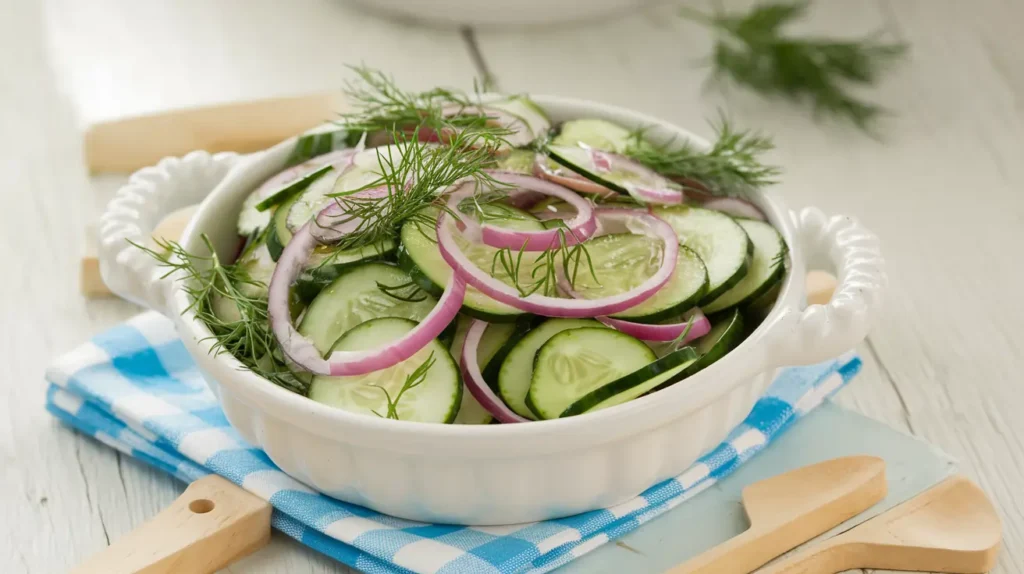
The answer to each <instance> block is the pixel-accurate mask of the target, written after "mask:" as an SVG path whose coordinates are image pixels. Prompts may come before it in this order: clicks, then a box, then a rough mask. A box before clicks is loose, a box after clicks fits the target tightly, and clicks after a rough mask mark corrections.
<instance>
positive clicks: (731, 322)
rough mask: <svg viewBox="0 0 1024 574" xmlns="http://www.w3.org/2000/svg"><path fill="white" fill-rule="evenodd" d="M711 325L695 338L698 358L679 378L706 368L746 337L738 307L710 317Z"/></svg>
mask: <svg viewBox="0 0 1024 574" xmlns="http://www.w3.org/2000/svg"><path fill="white" fill-rule="evenodd" d="M711 325H712V326H711V330H710V331H708V334H707V335H704V336H703V337H701V338H700V339H698V340H697V345H696V351H697V354H699V355H700V358H699V359H697V360H696V361H695V362H694V363H693V364H692V365H690V366H689V367H687V368H686V370H685V371H683V374H682V376H680V377H679V379H684V378H686V377H689V376H690V375H693V374H696V373H698V372H699V371H701V370H703V369H706V368H708V367H709V366H711V364H712V363H714V362H715V361H717V360H718V359H721V358H722V357H724V356H725V354H726V353H728V352H729V351H731V350H733V349H735V348H736V347H737V346H739V344H740V343H742V342H743V339H745V338H746V330H745V325H744V321H743V315H742V314H741V313H740V312H739V309H733V310H732V311H726V312H725V313H722V314H720V315H717V316H715V317H712V321H711ZM659 388H660V387H659Z"/></svg>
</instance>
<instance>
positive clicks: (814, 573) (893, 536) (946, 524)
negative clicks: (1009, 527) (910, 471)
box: [762, 476, 1002, 574]
mask: <svg viewBox="0 0 1024 574" xmlns="http://www.w3.org/2000/svg"><path fill="white" fill-rule="evenodd" d="M1001 540H1002V526H1001V524H1000V522H999V516H998V515H996V511H995V509H994V508H993V507H992V503H991V502H989V500H988V498H987V497H986V496H985V493H983V492H982V491H981V489H980V488H978V487H977V485H975V484H974V483H973V482H971V481H970V480H968V479H967V478H965V477H963V476H954V477H952V478H948V479H946V480H945V481H943V482H941V483H939V484H938V485H937V486H934V487H932V488H931V489H929V490H927V491H925V492H924V493H922V494H919V495H918V496H916V497H914V498H912V499H910V500H908V501H907V502H904V503H903V504H901V505H899V506H897V507H895V508H893V509H892V510H889V511H888V512H886V513H885V514H882V515H880V516H877V517H875V518H872V519H871V520H869V521H867V522H865V523H864V524H861V525H860V526H857V527H856V528H854V529H852V530H850V531H848V532H845V533H843V534H840V535H839V536H836V537H835V538H832V539H831V540H828V541H827V542H823V543H821V544H818V545H816V546H812V547H811V548H809V549H807V550H805V551H803V552H799V553H797V554H795V555H793V556H791V557H789V558H787V559H785V560H783V561H781V562H779V563H778V564H774V565H772V566H770V567H769V568H767V569H765V570H764V571H763V572H762V574H834V573H835V572H842V571H844V570H852V569H854V568H878V569H883V570H914V571H927V572H959V573H964V574H975V573H982V572H988V571H989V570H991V569H992V568H994V567H995V565H996V557H997V555H998V553H999V545H1000V541H1001Z"/></svg>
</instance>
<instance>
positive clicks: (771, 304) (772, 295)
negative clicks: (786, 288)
mask: <svg viewBox="0 0 1024 574" xmlns="http://www.w3.org/2000/svg"><path fill="white" fill-rule="evenodd" d="M780 291H782V277H779V279H778V280H777V281H776V282H775V284H774V285H772V287H771V289H768V290H767V291H765V293H764V294H763V295H761V296H760V297H758V298H757V299H754V300H753V301H751V302H750V303H748V304H747V305H745V306H744V309H743V313H744V314H745V315H746V316H747V318H748V319H749V321H747V322H748V323H751V324H754V325H759V324H760V323H761V321H764V320H765V318H767V317H768V314H769V313H771V312H772V309H774V308H775V301H776V300H778V298H779V292H780ZM751 326H752V325H748V329H749V328H750V327H751Z"/></svg>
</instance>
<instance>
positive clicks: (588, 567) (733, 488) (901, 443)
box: [558, 402, 956, 574]
mask: <svg viewBox="0 0 1024 574" xmlns="http://www.w3.org/2000/svg"><path fill="white" fill-rule="evenodd" d="M856 454H870V455H875V456H878V457H881V458H882V459H884V460H885V462H886V477H887V480H888V483H889V493H888V495H887V496H886V498H885V500H883V501H882V502H881V503H879V504H878V505H876V506H874V507H873V508H871V509H870V510H869V511H867V512H865V513H863V514H861V515H859V516H857V517H855V518H852V519H850V520H848V521H847V522H845V523H843V524H842V525H840V526H838V527H836V528H834V529H832V530H831V531H829V532H827V533H825V534H824V535H822V536H821V537H819V538H818V539H816V540H820V539H824V538H830V537H832V536H834V535H835V534H838V533H840V532H843V531H845V530H848V529H850V528H852V527H853V526H855V525H857V524H860V523H861V522H864V521H866V520H868V519H869V518H872V517H874V516H877V515H879V514H881V513H882V512H884V511H886V510H888V509H890V508H892V507H894V506H896V505H897V504H899V503H901V502H903V501H905V500H908V499H910V498H913V497H914V496H916V495H917V494H919V493H921V492H923V491H925V490H927V489H928V488H930V487H932V486H934V485H936V484H938V483H939V482H941V481H942V480H943V479H945V478H947V477H949V476H951V475H953V474H954V473H955V471H956V465H955V463H954V462H953V460H952V459H951V458H950V457H949V456H948V455H946V454H945V453H942V452H941V451H939V450H938V449H936V448H935V447H933V446H931V445H929V444H927V443H924V442H921V441H919V440H917V439H915V438H913V437H910V436H907V435H905V434H903V433H901V432H899V431H896V430H893V429H891V428H889V427H888V426H886V425H884V424H882V423H879V422H877V421H875V420H872V419H869V418H867V417H864V416H862V415H859V414H857V413H854V412H851V411H848V410H845V409H843V408H841V407H839V406H837V405H835V404H833V403H831V402H827V403H825V404H824V405H822V406H821V407H820V408H819V409H817V410H816V411H814V412H813V413H811V414H810V415H808V416H807V417H806V418H805V419H803V420H802V421H800V422H799V423H797V424H796V425H795V426H794V427H793V428H791V429H790V430H789V431H787V432H786V433H785V434H783V435H782V436H781V437H779V438H778V439H777V440H776V441H775V442H773V443H772V445H771V446H769V447H768V448H767V449H765V451H764V452H762V453H760V454H758V455H757V456H756V457H755V458H754V459H752V460H750V461H749V462H747V463H746V464H744V465H743V466H741V467H740V468H739V469H738V470H737V471H736V472H734V473H733V474H731V475H729V476H728V477H727V478H726V479H725V480H723V481H721V482H719V483H718V484H716V485H715V486H713V487H711V488H709V489H708V490H706V491H704V492H703V493H701V494H700V495H698V496H697V497H695V498H694V499H693V500H689V501H687V502H684V503H683V504H681V505H679V506H678V507H676V508H674V509H673V510H671V511H669V512H668V513H667V514H665V515H662V516H660V517H658V518H656V519H654V520H652V521H651V522H649V523H648V524H645V525H644V526H642V527H640V528H638V529H637V530H636V531H635V532H632V533H630V534H628V535H626V536H625V537H623V538H621V539H619V540H618V541H616V542H612V543H609V544H605V545H604V546H602V547H600V548H598V549H597V550H594V551H592V552H591V553H590V554H587V555H586V556H584V557H582V558H580V559H578V560H575V561H573V562H570V563H569V564H567V565H566V566H564V567H562V568H560V569H559V570H558V572H560V573H565V574H569V573H579V574H619V573H622V572H629V573H631V574H646V573H655V572H657V573H660V572H664V571H665V570H668V569H669V568H671V567H672V566H675V565H677V564H680V563H682V562H684V561H686V560H687V559H689V558H693V557H694V556H697V555H698V554H700V553H701V552H703V551H705V550H707V549H709V548H712V547H714V546H716V545H718V544H720V543H722V542H724V541H726V540H728V539H730V538H732V537H733V536H736V535H737V534H740V533H741V532H743V531H744V530H746V529H747V526H748V525H747V520H746V517H745V514H744V510H743V505H742V503H741V501H740V500H741V499H740V492H741V491H742V490H743V487H745V486H747V485H749V484H752V483H754V482H757V481H759V480H763V479H765V478H769V477H771V476H775V475H777V474H780V473H783V472H786V471H789V470H793V469H795V468H799V467H801V466H805V465H808V464H813V463H815V462H821V461H823V460H828V459H832V458H836V457H840V456H848V455H856ZM813 542H814V541H812V542H810V543H809V544H811V543H813Z"/></svg>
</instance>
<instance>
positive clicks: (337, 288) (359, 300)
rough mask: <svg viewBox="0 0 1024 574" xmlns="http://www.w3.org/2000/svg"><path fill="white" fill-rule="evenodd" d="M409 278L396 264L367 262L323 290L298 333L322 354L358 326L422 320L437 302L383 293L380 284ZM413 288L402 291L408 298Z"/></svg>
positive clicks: (399, 282)
mask: <svg viewBox="0 0 1024 574" xmlns="http://www.w3.org/2000/svg"><path fill="white" fill-rule="evenodd" d="M409 282H410V279H409V276H408V275H407V274H406V273H405V272H404V271H402V270H401V269H399V268H398V267H395V266H393V265H388V264H386V263H364V264H362V265H360V266H358V267H355V268H354V269H352V270H350V271H349V272H348V273H345V274H344V275H342V276H341V277H339V278H338V279H336V280H335V281H334V282H333V283H331V284H330V285H328V286H327V287H325V288H324V290H323V291H321V292H320V294H319V295H317V296H316V298H315V299H313V302H312V303H310V304H309V307H308V308H307V309H306V313H305V315H303V317H302V322H301V323H299V332H300V333H302V334H303V335H305V336H307V337H309V338H310V340H312V341H313V345H314V346H316V348H317V350H319V351H320V352H321V353H326V352H327V350H328V349H330V348H331V346H332V345H333V344H334V342H335V341H337V340H338V338H339V337H341V336H342V335H344V334H345V333H347V332H348V331H350V330H351V329H353V328H354V327H356V326H357V325H359V324H361V323H364V322H366V321H369V320H370V319H376V318H379V317H401V318H404V319H411V320H413V321H422V320H423V319H424V318H425V317H426V316H427V314H428V313H430V311H431V309H433V308H434V305H436V304H437V300H436V299H434V298H433V297H431V296H429V295H427V294H425V293H420V294H419V295H420V296H422V297H423V299H422V300H420V301H415V302H412V301H403V300H401V299H396V298H395V297H392V296H390V295H388V294H387V293H385V292H384V291H382V290H381V289H380V288H379V287H378V285H388V286H398V285H404V284H407V283H409ZM411 291H412V289H403V290H401V291H400V294H401V295H407V294H409V292H411Z"/></svg>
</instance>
